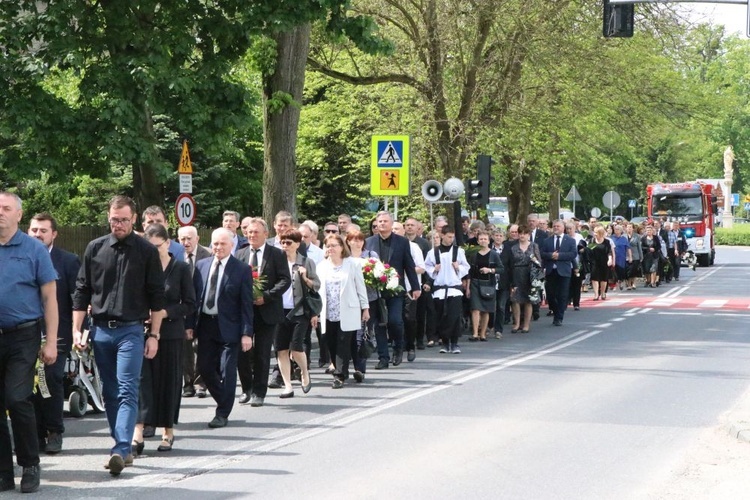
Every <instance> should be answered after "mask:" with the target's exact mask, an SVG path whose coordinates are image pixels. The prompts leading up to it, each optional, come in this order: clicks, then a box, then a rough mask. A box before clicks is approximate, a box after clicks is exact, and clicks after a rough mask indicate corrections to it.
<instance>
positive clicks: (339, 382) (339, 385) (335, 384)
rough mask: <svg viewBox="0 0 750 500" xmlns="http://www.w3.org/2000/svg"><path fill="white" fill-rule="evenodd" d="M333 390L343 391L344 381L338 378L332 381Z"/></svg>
mask: <svg viewBox="0 0 750 500" xmlns="http://www.w3.org/2000/svg"><path fill="white" fill-rule="evenodd" d="M331 387H333V388H334V389H343V388H344V381H343V380H341V379H340V378H335V379H333V385H332V386H331Z"/></svg>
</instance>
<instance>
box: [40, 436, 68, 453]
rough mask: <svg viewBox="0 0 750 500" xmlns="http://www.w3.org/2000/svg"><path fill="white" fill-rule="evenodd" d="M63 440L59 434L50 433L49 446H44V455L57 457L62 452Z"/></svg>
mask: <svg viewBox="0 0 750 500" xmlns="http://www.w3.org/2000/svg"><path fill="white" fill-rule="evenodd" d="M62 443H63V438H62V434H60V433H59V432H50V433H49V434H48V435H47V444H45V445H44V453H46V454H48V455H56V454H58V453H60V452H61V451H62Z"/></svg>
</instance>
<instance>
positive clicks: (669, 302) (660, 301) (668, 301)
mask: <svg viewBox="0 0 750 500" xmlns="http://www.w3.org/2000/svg"><path fill="white" fill-rule="evenodd" d="M679 301H680V299H656V300H654V301H652V302H649V303H648V305H650V306H652V307H656V306H662V307H664V306H666V307H669V306H671V305H673V304H676V303H678V302H679Z"/></svg>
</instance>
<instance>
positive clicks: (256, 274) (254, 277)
mask: <svg viewBox="0 0 750 500" xmlns="http://www.w3.org/2000/svg"><path fill="white" fill-rule="evenodd" d="M258 276H260V274H258V272H257V271H253V279H258Z"/></svg>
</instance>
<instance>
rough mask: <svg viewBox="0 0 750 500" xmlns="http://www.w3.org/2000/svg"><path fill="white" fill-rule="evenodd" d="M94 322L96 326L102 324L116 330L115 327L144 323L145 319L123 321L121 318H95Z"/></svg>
mask: <svg viewBox="0 0 750 500" xmlns="http://www.w3.org/2000/svg"><path fill="white" fill-rule="evenodd" d="M94 324H95V325H96V326H101V327H103V328H109V329H110V330H114V329H115V328H122V327H126V326H135V325H140V324H143V321H141V320H136V321H121V320H119V319H96V318H94Z"/></svg>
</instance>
